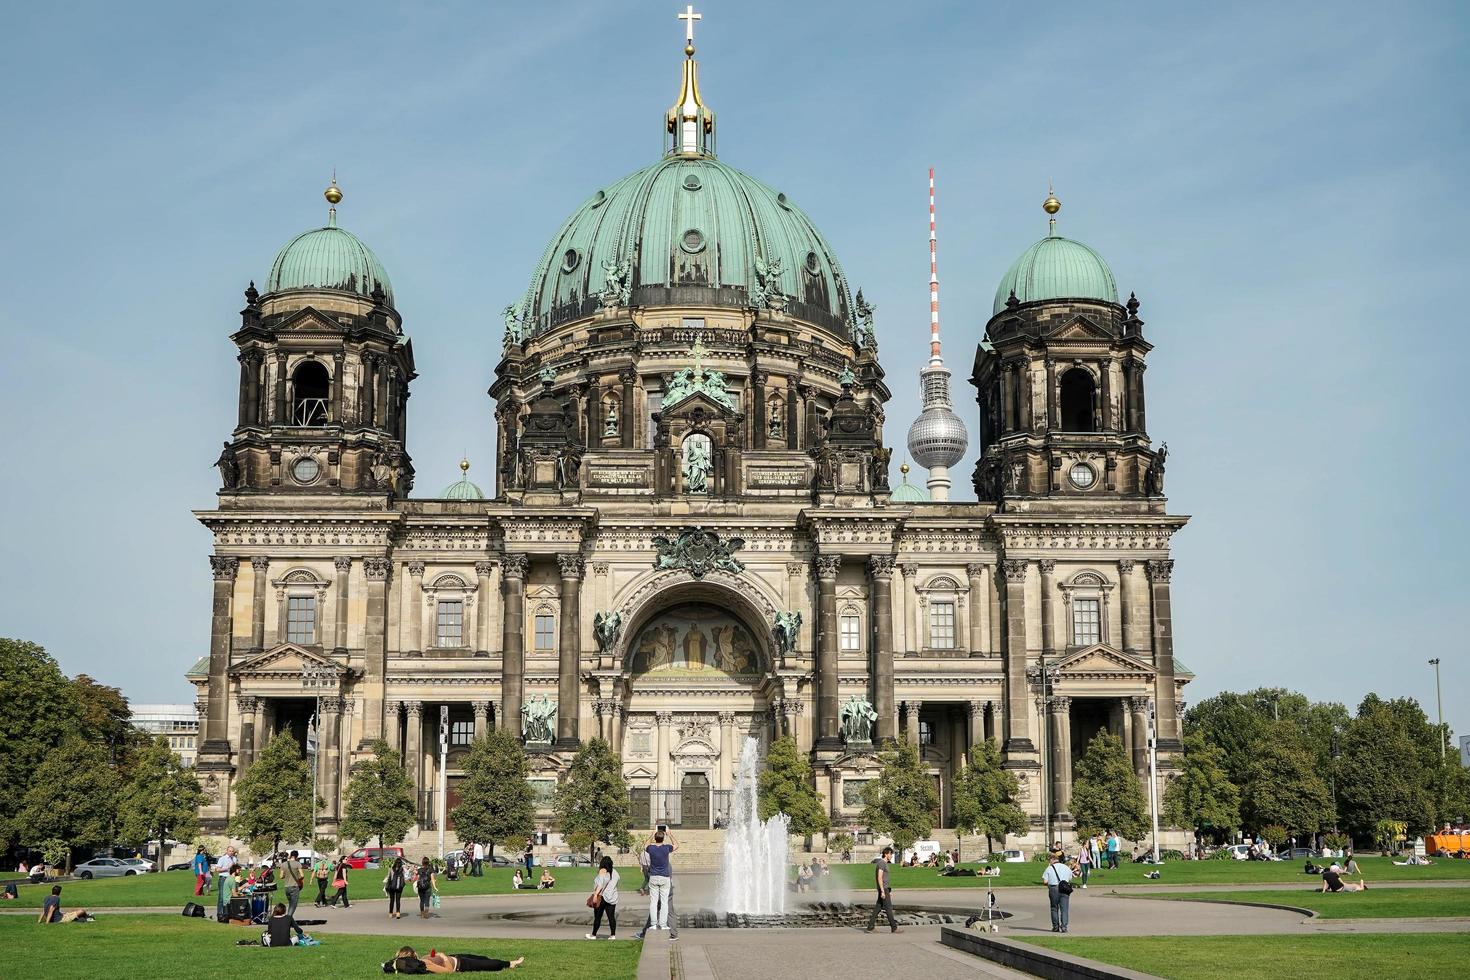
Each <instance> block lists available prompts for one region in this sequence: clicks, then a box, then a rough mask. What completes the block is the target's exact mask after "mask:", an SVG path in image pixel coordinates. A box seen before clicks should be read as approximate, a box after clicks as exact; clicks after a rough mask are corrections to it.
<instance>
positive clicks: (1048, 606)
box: [1036, 558, 1057, 661]
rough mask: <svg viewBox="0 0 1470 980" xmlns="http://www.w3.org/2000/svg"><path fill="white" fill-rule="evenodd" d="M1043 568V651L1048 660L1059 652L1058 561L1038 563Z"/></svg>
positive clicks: (1048, 560)
mask: <svg viewBox="0 0 1470 980" xmlns="http://www.w3.org/2000/svg"><path fill="white" fill-rule="evenodd" d="M1036 564H1037V566H1038V567H1039V568H1040V569H1041V652H1042V655H1043V656H1045V657H1046V659H1047V660H1048V661H1051V660H1052V659H1054V658H1055V656H1056V652H1057V624H1056V601H1055V599H1054V596H1055V595H1056V591H1057V563H1056V562H1054V561H1052V560H1051V559H1050V558H1047V559H1043V560H1042V561H1039V562H1037V563H1036Z"/></svg>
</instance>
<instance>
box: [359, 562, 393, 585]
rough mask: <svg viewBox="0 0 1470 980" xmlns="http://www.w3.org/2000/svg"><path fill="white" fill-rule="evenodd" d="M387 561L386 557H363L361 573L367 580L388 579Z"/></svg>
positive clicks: (382, 580)
mask: <svg viewBox="0 0 1470 980" xmlns="http://www.w3.org/2000/svg"><path fill="white" fill-rule="evenodd" d="M388 568H389V562H388V559H386V558H364V559H363V560H362V570H363V574H365V575H366V576H367V580H368V581H369V582H384V581H387V579H388Z"/></svg>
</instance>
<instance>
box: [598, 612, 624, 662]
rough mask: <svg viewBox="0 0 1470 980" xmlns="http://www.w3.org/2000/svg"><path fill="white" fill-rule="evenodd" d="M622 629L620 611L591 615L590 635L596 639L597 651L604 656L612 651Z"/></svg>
mask: <svg viewBox="0 0 1470 980" xmlns="http://www.w3.org/2000/svg"><path fill="white" fill-rule="evenodd" d="M622 631H623V614H622V613H620V612H599V613H597V614H595V615H594V616H593V617H592V636H593V638H594V639H596V640H597V649H598V651H599V652H601V653H602V654H603V655H605V656H606V655H610V654H611V653H612V652H613V647H615V646H617V642H618V634H619V633H621V632H622Z"/></svg>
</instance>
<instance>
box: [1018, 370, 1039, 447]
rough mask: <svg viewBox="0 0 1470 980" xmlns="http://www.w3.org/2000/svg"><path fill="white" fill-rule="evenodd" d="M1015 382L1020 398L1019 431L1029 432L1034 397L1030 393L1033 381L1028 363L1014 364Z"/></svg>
mask: <svg viewBox="0 0 1470 980" xmlns="http://www.w3.org/2000/svg"><path fill="white" fill-rule="evenodd" d="M1016 380H1017V382H1018V386H1019V394H1020V396H1021V419H1020V425H1021V429H1022V431H1024V432H1030V431H1031V413H1032V404H1033V402H1034V401H1035V397H1034V396H1033V395H1032V393H1031V389H1032V385H1033V384H1034V383H1035V381H1034V379H1033V378H1032V377H1031V362H1030V361H1020V362H1018V363H1017V364H1016Z"/></svg>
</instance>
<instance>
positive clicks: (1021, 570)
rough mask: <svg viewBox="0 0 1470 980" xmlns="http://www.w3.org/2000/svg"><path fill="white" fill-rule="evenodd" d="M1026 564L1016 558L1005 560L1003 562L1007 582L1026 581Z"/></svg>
mask: <svg viewBox="0 0 1470 980" xmlns="http://www.w3.org/2000/svg"><path fill="white" fill-rule="evenodd" d="M1027 564H1028V563H1027V562H1026V561H1024V560H1022V559H1018V558H1007V559H1006V560H1005V565H1004V567H1005V575H1006V581H1007V582H1024V581H1026V565H1027Z"/></svg>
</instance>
